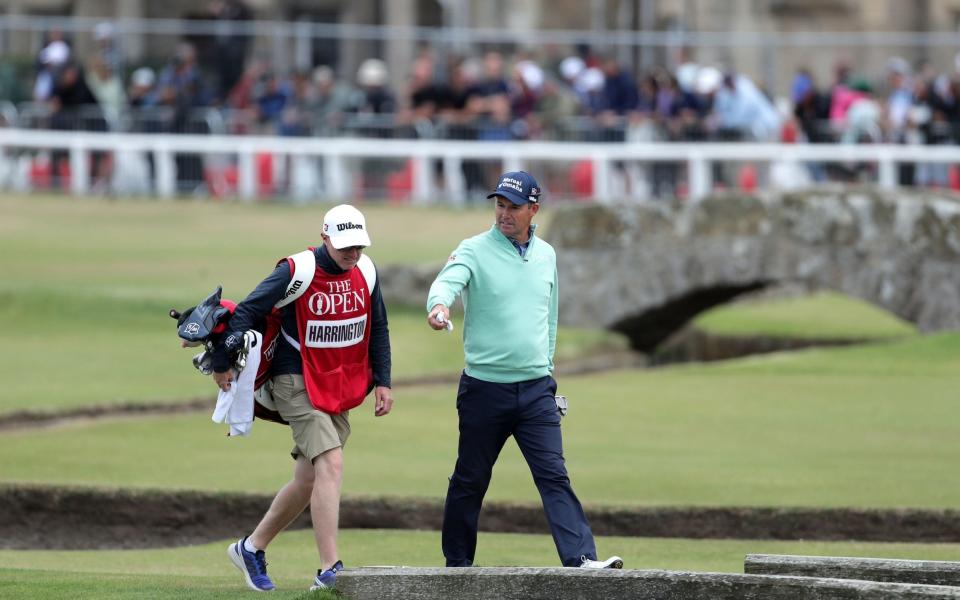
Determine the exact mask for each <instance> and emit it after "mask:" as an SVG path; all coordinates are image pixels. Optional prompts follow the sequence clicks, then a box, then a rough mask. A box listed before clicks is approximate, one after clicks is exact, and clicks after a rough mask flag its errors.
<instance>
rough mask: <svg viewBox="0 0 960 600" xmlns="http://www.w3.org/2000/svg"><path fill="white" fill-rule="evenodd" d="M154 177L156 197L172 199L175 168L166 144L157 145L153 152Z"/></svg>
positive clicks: (175, 176)
mask: <svg viewBox="0 0 960 600" xmlns="http://www.w3.org/2000/svg"><path fill="white" fill-rule="evenodd" d="M153 166H154V172H155V175H154V177H155V178H156V180H157V183H156V186H157V195H158V196H160V197H161V198H173V196H174V194H175V193H176V189H177V167H176V164H175V163H174V161H173V152H172V151H171V150H170V148H169V147H168V146H167V145H166V144H159V145H157V148H156V149H155V150H154V152H153Z"/></svg>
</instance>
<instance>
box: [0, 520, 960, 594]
mask: <svg viewBox="0 0 960 600" xmlns="http://www.w3.org/2000/svg"><path fill="white" fill-rule="evenodd" d="M229 542H230V540H223V541H221V542H217V543H213V544H204V545H200V546H190V547H186V548H172V549H161V550H107V551H70V552H66V551H12V550H0V561H2V563H3V565H4V568H3V569H0V596H3V597H24V598H63V597H69V598H77V597H79V598H84V597H89V598H127V597H137V598H163V599H166V598H171V599H174V598H178V597H189V598H203V599H207V598H226V597H234V596H235V595H237V594H245V593H247V590H246V588H245V586H244V584H243V582H242V580H241V577H240V574H239V573H238V572H237V571H236V570H235V569H234V567H233V565H231V564H230V562H229V561H228V559H227V556H226V551H225V549H226V546H227V544H228V543H229ZM339 542H340V551H341V556H342V557H343V558H344V562H345V564H346V565H347V567H348V568H351V567H359V566H364V565H370V566H372V565H395V566H410V567H439V566H442V564H443V563H442V557H441V555H440V534H439V532H435V531H384V530H346V531H342V532H341V534H340V540H339ZM597 546H598V551H599V552H600V554H601V555H604V556H606V555H609V554H618V555H620V556H621V557H623V559H624V561H625V563H626V564H625V566H626V567H627V568H632V569H667V570H678V571H709V572H728V573H742V572H743V559H744V556H745V555H746V554H750V553H770V554H805V555H829V556H872V557H885V558H905V559H915V560H957V559H958V558H960V545H958V544H889V543H859V542H782V541H769V540H681V539H670V538H625V537H600V538H598V539H597ZM315 557H316V550H315V549H314V546H313V536H312V534H311V533H310V532H308V531H292V532H288V533H285V534H283V535H281V536H280V537H278V538H277V539H276V540H275V541H274V543H273V544H272V545H271V546H270V549H269V552H268V559H269V563H270V573H271V577H272V578H273V579H274V581H275V583H276V584H277V586H278V590H279V591H278V593H277V594H276V596H277V597H280V598H296V597H301V596H303V597H308V598H313V597H315V598H323V597H324V596H322V595H317V596H311V595H309V594H305V590H306V588H307V587H308V585H309V582H310V578H311V573H313V572H314V570H315V569H316V565H315V561H316V558H315ZM477 564H478V565H481V566H502V565H510V566H512V565H524V566H559V565H558V564H557V556H556V551H555V550H554V547H553V542H552V540H551V539H550V537H549V536H547V535H521V534H494V533H485V532H481V534H480V538H479V544H478V548H477Z"/></svg>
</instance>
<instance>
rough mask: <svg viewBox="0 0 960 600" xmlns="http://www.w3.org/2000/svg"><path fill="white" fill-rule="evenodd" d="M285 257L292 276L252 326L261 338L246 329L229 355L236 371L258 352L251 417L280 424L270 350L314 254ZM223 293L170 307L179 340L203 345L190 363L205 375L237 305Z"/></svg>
mask: <svg viewBox="0 0 960 600" xmlns="http://www.w3.org/2000/svg"><path fill="white" fill-rule="evenodd" d="M285 260H287V261H289V263H290V269H291V272H292V273H293V276H292V278H291V280H290V284H289V285H288V286H287V290H286V292H285V293H284V296H283V298H282V299H281V300H280V301H279V302H277V303H276V305H274V307H273V309H272V310H271V311H270V314H268V315H267V316H266V317H265V318H263V319H262V320H261V321H260V322H259V323H256V324H255V325H254V329H255V330H256V331H258V332H259V333H260V334H261V339H260V340H259V341H258V340H257V336H255V335H253V333H252V332H249V331H248V332H245V333H244V335H243V343H242V344H241V345H240V347H239V348H238V349H237V350H236V351H235V352H234V353H233V354H232V355H231V356H230V364H231V366H232V368H234V369H236V371H237V372H238V373H239V372H240V371H242V370H243V369H244V368H245V367H246V365H247V357H248V356H249V355H250V353H251V352H257V353H259V355H260V362H259V366H258V368H257V373H256V379H255V383H254V405H253V409H254V417H256V418H259V419H264V420H267V421H273V422H275V423H282V424H287V422H286V421H284V420H283V418H282V417H281V416H280V413H278V412H277V409H276V405H275V404H274V402H273V397H272V395H271V394H270V387H269V386H268V385H266V384H267V382H268V381H269V379H270V365H271V363H272V361H273V352H274V350H275V349H276V345H277V341H278V340H279V337H280V333H281V329H280V307H282V306H286V305H287V304H290V303H291V302H293V301H295V300H296V299H297V298H299V297H300V296H302V295H303V294H304V292H306V291H307V288H308V287H309V283H310V280H312V279H313V273H314V270H315V269H316V257H315V256H314V254H313V249H312V248H311V249H308V250H305V251H303V252H299V253H297V254H294V255H293V256H290V257H288V258H287V259H285ZM222 292H223V288H222V287H221V286H217V289H216V290H214V292H213V293H212V294H210V295H209V296H207V298H206V299H205V300H203V301H202V302H201V303H200V304H197V305H196V306H192V307H190V308H187V309H185V310H184V311H183V312H180V311H177V310H175V309H171V310H170V316H171V317H172V318H174V319H176V320H177V335H178V336H179V337H180V339H182V340H184V341H185V342H186V344H187V346H203V351H202V352H200V353H199V354H197V355H196V356H194V357H193V366H194V367H195V368H196V369H197V370H198V371H200V372H201V373H203V374H204V375H210V374H212V373H213V365H212V363H213V349H214V347H215V346H216V345H217V344H218V343H219V341H220V336H222V335H223V333H224V332H225V331H226V329H227V323H228V322H229V320H230V317H232V316H233V313H234V310H236V306H237V305H236V303H235V302H233V301H231V300H227V299H224V298H222V297H221V294H222ZM258 344H259V346H258Z"/></svg>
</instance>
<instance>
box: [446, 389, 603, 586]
mask: <svg viewBox="0 0 960 600" xmlns="http://www.w3.org/2000/svg"><path fill="white" fill-rule="evenodd" d="M556 391H557V382H556V381H554V380H553V378H552V377H550V376H547V377H542V378H540V379H534V380H531V381H521V382H519V383H491V382H488V381H482V380H480V379H475V378H473V377H470V376H469V375H467V374H466V373H464V374H463V375H462V376H461V377H460V389H459V391H458V392H457V413H458V415H459V417H460V442H459V448H458V451H457V465H456V467H455V468H454V472H453V475H452V476H451V477H450V486H449V488H448V489H447V501H446V504H445V506H444V511H443V534H442V544H443V555H444V557H445V558H446V559H447V566H448V567H469V566H470V565H472V564H473V558H474V554H475V553H476V549H477V524H478V521H479V518H480V506H481V505H482V504H483V497H484V495H485V494H486V492H487V487H488V486H489V484H490V476H491V474H492V473H493V464H494V463H495V462H496V461H497V457H498V456H499V455H500V450H502V449H503V445H504V443H506V441H507V438H509V437H510V436H511V435H512V436H513V437H514V439H516V440H517V445H518V446H519V447H520V451H521V452H522V453H523V457H524V458H525V459H526V461H527V465H528V466H529V467H530V473H531V474H532V475H533V481H534V483H535V484H536V486H537V489H538V490H539V491H540V498H541V499H542V501H543V510H544V512H545V513H546V516H547V522H548V523H549V524H550V532H551V533H552V534H553V541H554V543H555V544H556V546H557V553H558V554H559V555H560V560H561V562H562V563H563V565H564V566H567V567H575V566H580V561H581V557H584V556H585V557H587V558H590V559H594V560H595V559H596V554H597V550H596V546H595V545H594V541H593V533H592V532H591V531H590V525H589V524H588V523H587V517H586V515H584V513H583V507H582V506H581V505H580V501H579V500H578V499H577V496H576V494H574V493H573V488H572V487H571V486H570V478H569V477H568V476H567V468H566V465H565V464H564V460H563V439H562V437H561V434H560V414H559V413H558V411H557V405H556V402H555V400H554V395H555V394H556Z"/></svg>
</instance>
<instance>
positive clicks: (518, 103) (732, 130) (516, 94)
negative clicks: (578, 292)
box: [0, 0, 960, 185]
mask: <svg viewBox="0 0 960 600" xmlns="http://www.w3.org/2000/svg"><path fill="white" fill-rule="evenodd" d="M208 9H209V18H216V19H234V20H240V19H249V18H251V14H250V11H249V9H248V8H247V7H246V5H245V4H244V3H243V2H241V1H240V0H218V1H217V2H213V3H211V4H210V5H209V6H208ZM93 37H94V40H95V43H96V48H95V51H94V52H92V53H89V54H88V55H87V56H84V57H77V56H74V53H73V50H72V48H71V45H70V43H69V41H68V40H66V39H65V38H64V36H63V35H61V34H60V33H59V32H55V31H54V32H50V34H49V36H48V40H47V42H46V44H45V45H44V47H43V49H42V50H41V51H40V53H39V55H38V57H37V61H36V77H35V81H34V86H33V100H34V102H35V103H36V104H37V105H40V106H44V107H46V109H47V112H46V115H45V121H44V122H43V123H42V125H41V126H47V127H51V128H54V129H87V130H106V129H125V130H132V131H145V132H159V131H165V132H189V133H205V132H218V133H231V134H270V135H281V136H335V135H354V136H367V137H399V138H421V139H467V140H482V141H505V140H541V139H542V140H576V141H594V142H617V141H701V140H721V141H733V140H754V141H787V142H809V143H823V142H843V143H878V142H892V143H903V144H952V143H956V142H957V141H958V140H960V75H958V74H957V73H960V59H958V65H957V72H956V73H946V74H944V73H937V72H935V71H934V70H933V68H932V67H931V65H929V64H920V65H911V64H910V63H908V62H907V61H906V60H904V59H902V58H899V57H893V58H891V59H890V60H889V61H888V64H887V66H886V68H885V72H884V73H882V74H877V73H874V74H873V75H874V77H873V78H872V79H868V78H864V77H862V76H857V74H856V73H855V72H854V70H853V68H852V67H851V66H850V65H849V64H846V63H840V64H838V65H837V66H836V69H835V75H834V78H833V81H831V82H830V83H829V84H826V85H824V84H821V83H819V82H817V81H816V80H815V78H814V76H813V75H812V74H811V73H810V71H808V70H806V69H801V70H799V71H798V72H797V73H796V74H795V75H794V77H793V81H792V85H791V89H790V94H789V97H788V98H780V99H777V100H773V99H771V98H770V97H769V95H768V94H766V93H765V92H764V91H763V90H761V89H760V88H759V87H758V86H757V85H756V83H755V82H754V81H752V80H751V79H750V78H749V77H747V76H745V75H743V74H740V73H736V72H734V71H731V70H721V69H718V68H716V67H714V66H711V65H698V64H696V63H694V62H692V61H686V62H683V63H682V64H680V65H679V66H677V67H676V68H675V69H672V70H671V69H667V68H664V67H656V68H653V69H651V70H649V71H648V72H644V73H640V74H639V78H638V79H635V77H634V73H632V72H631V70H630V69H627V68H625V65H623V64H620V63H619V62H618V61H617V59H616V58H615V57H613V56H604V55H596V54H594V53H592V52H590V51H589V49H586V48H583V49H581V50H580V51H579V52H576V53H574V54H572V55H569V56H554V57H551V58H546V59H545V58H544V57H537V56H533V55H531V54H529V53H527V52H524V51H517V52H515V53H514V54H512V55H509V56H507V55H504V54H502V53H501V52H499V51H496V50H490V51H487V52H486V53H484V54H482V55H480V56H454V55H450V54H444V55H443V56H438V55H437V54H436V53H435V52H434V51H433V50H432V49H430V48H422V49H421V50H420V51H419V52H418V54H417V56H416V57H415V58H414V60H413V61H412V62H411V64H410V66H409V70H408V71H407V72H404V73H400V74H393V75H400V77H391V73H389V72H388V67H387V64H386V63H385V62H384V61H383V60H380V59H377V58H370V59H367V60H365V61H363V63H362V64H361V65H360V67H359V69H358V71H357V72H356V73H354V74H346V73H336V72H335V71H334V70H333V69H332V68H331V67H330V66H328V65H318V66H316V67H315V68H314V69H312V71H309V72H293V73H280V72H277V71H275V70H274V69H273V68H272V65H271V62H270V61H269V60H267V59H266V58H265V57H262V56H257V55H251V52H250V48H249V38H247V37H246V36H239V35H227V34H225V35H223V36H217V37H216V39H215V40H214V48H213V52H208V53H207V55H208V56H213V57H214V60H215V63H214V64H213V68H203V66H201V63H200V61H198V57H197V48H196V47H195V44H193V43H191V42H190V41H183V42H181V43H180V44H179V45H178V46H177V49H176V52H175V54H174V56H172V57H171V59H170V60H169V61H168V62H167V63H166V64H165V65H163V66H162V68H159V69H156V70H155V69H151V68H149V67H146V66H134V65H126V64H125V63H124V57H123V55H122V52H121V51H120V48H119V46H118V44H117V36H116V32H115V30H114V28H113V26H112V25H111V24H110V23H102V24H100V25H98V26H97V27H96V29H95V31H94V36H93ZM124 79H125V80H124ZM398 80H401V81H403V82H404V84H403V87H402V88H401V89H393V88H392V86H391V82H392V81H398ZM2 89H3V88H2V87H0V90H2ZM0 99H2V98H0ZM211 110H212V111H214V112H213V113H211V112H210V111H211ZM211 114H215V116H216V117H215V118H211V116H210V115H211ZM177 160H178V162H179V163H180V164H178V170H185V169H186V170H189V169H190V168H191V167H190V161H196V160H197V159H196V157H192V158H191V157H182V156H179V157H178V159H177ZM105 168H106V167H105ZM810 169H811V173H812V175H813V177H814V178H815V179H821V178H827V177H831V176H836V174H832V175H831V174H830V173H828V168H827V167H824V166H818V165H810ZM946 177H947V173H946V169H945V167H937V166H924V165H918V166H906V165H905V166H904V167H903V168H902V169H901V173H900V178H901V182H903V183H920V184H932V185H945V184H946V181H945V178H946Z"/></svg>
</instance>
